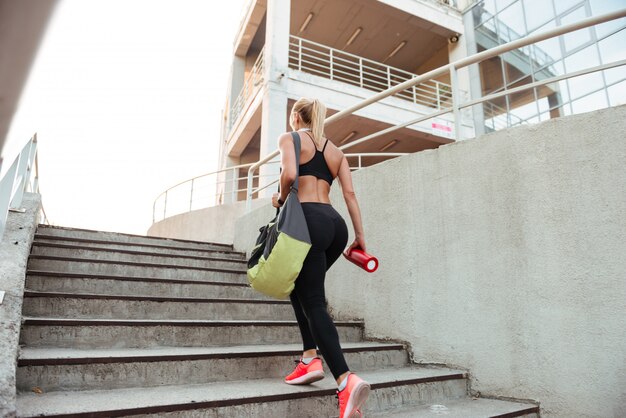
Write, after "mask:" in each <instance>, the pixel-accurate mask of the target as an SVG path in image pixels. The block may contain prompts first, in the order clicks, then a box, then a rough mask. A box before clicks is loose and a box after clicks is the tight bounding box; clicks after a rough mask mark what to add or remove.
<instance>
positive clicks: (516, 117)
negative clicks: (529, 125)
mask: <svg viewBox="0 0 626 418" xmlns="http://www.w3.org/2000/svg"><path fill="white" fill-rule="evenodd" d="M511 96H512V97H511V103H512V106H515V105H517V104H519V105H518V106H517V107H515V108H512V109H511V124H513V125H517V124H519V123H522V122H525V121H527V120H528V119H531V118H533V117H537V116H538V114H539V113H538V112H537V104H536V103H535V101H534V98H533V100H532V101H531V102H529V103H528V102H527V101H528V100H530V99H531V96H532V90H531V91H530V96H529V95H528V94H526V96H525V97H523V96H519V97H514V96H518V95H515V94H512V95H511ZM523 102H527V103H524V104H522V103H523Z"/></svg>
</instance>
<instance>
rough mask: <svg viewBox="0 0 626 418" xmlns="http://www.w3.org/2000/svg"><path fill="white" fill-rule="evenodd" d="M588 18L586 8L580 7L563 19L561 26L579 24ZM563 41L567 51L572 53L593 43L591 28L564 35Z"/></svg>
mask: <svg viewBox="0 0 626 418" xmlns="http://www.w3.org/2000/svg"><path fill="white" fill-rule="evenodd" d="M586 17H587V14H586V12H585V7H584V6H583V7H579V8H578V9H576V10H574V11H572V12H570V13H568V14H567V15H565V16H563V17H562V18H561V26H563V25H567V24H570V23H575V22H578V21H580V20H582V19H584V18H586ZM563 40H564V41H565V50H566V51H571V50H573V49H575V48H577V47H579V46H581V45H584V44H586V43H588V42H591V31H590V30H589V28H585V29H579V30H577V31H574V32H570V33H567V34H565V35H563Z"/></svg>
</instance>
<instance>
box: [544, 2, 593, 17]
mask: <svg viewBox="0 0 626 418" xmlns="http://www.w3.org/2000/svg"><path fill="white" fill-rule="evenodd" d="M600 1H602V0H600ZM582 2H583V1H581V0H554V5H555V6H556V14H558V15H560V14H561V13H563V12H565V11H567V10H569V9H571V8H572V7H574V6H576V5H577V4H580V3H582Z"/></svg>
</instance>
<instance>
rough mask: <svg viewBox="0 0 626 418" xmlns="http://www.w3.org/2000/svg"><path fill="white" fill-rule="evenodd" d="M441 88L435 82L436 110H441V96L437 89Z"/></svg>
mask: <svg viewBox="0 0 626 418" xmlns="http://www.w3.org/2000/svg"><path fill="white" fill-rule="evenodd" d="M440 88H441V86H440V85H439V82H438V81H435V92H436V94H437V110H439V109H441V96H440V93H439V89H440Z"/></svg>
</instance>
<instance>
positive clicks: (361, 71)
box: [359, 58, 363, 87]
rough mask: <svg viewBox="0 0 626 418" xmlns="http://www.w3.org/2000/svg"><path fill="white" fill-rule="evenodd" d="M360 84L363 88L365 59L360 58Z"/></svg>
mask: <svg viewBox="0 0 626 418" xmlns="http://www.w3.org/2000/svg"><path fill="white" fill-rule="evenodd" d="M359 83H360V85H361V87H363V58H359Z"/></svg>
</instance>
